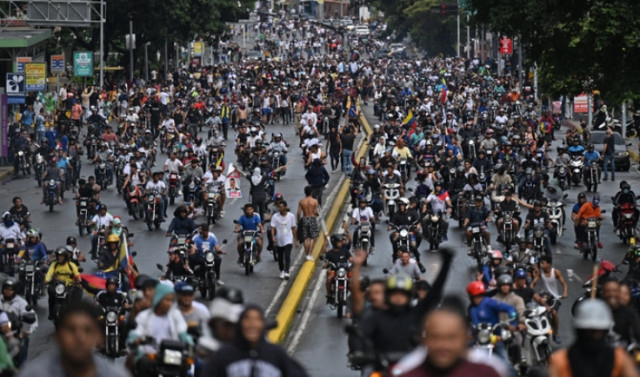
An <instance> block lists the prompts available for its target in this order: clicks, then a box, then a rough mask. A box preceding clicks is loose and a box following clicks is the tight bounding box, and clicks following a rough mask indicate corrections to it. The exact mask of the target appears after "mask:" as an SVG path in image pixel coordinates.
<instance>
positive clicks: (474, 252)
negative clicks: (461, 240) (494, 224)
mask: <svg viewBox="0 0 640 377" xmlns="http://www.w3.org/2000/svg"><path fill="white" fill-rule="evenodd" d="M469 226H470V227H471V256H472V257H473V258H474V259H475V260H476V263H477V265H478V268H479V269H481V268H482V266H484V259H485V257H486V256H487V243H486V241H485V239H484V234H482V224H480V223H474V224H470V225H469Z"/></svg>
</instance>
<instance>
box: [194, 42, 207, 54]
mask: <svg viewBox="0 0 640 377" xmlns="http://www.w3.org/2000/svg"><path fill="white" fill-rule="evenodd" d="M203 53H204V42H193V56H198V57H200V56H202V54H203Z"/></svg>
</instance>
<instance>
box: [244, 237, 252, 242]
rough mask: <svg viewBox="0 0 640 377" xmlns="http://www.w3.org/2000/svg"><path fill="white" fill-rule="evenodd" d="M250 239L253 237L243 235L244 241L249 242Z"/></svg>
mask: <svg viewBox="0 0 640 377" xmlns="http://www.w3.org/2000/svg"><path fill="white" fill-rule="evenodd" d="M251 241H253V237H251V236H244V242H247V243H249V242H251Z"/></svg>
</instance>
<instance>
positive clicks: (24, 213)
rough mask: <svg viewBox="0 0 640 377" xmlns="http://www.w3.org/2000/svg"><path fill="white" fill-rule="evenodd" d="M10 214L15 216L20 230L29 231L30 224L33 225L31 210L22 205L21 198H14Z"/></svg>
mask: <svg viewBox="0 0 640 377" xmlns="http://www.w3.org/2000/svg"><path fill="white" fill-rule="evenodd" d="M9 213H11V215H12V216H13V219H14V221H15V222H16V223H18V224H19V225H20V228H22V229H29V223H31V218H29V215H30V214H29V209H28V208H27V206H25V205H24V204H22V198H21V197H19V196H16V197H14V198H13V207H11V209H9Z"/></svg>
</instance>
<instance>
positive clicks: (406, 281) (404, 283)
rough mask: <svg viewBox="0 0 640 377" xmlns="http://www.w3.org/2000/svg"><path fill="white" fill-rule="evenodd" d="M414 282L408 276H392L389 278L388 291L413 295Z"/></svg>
mask: <svg viewBox="0 0 640 377" xmlns="http://www.w3.org/2000/svg"><path fill="white" fill-rule="evenodd" d="M412 289H413V281H412V280H411V278H410V277H408V276H406V275H391V276H389V277H388V278H387V284H386V291H387V292H391V291H402V292H405V293H406V294H411V290H412Z"/></svg>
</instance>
